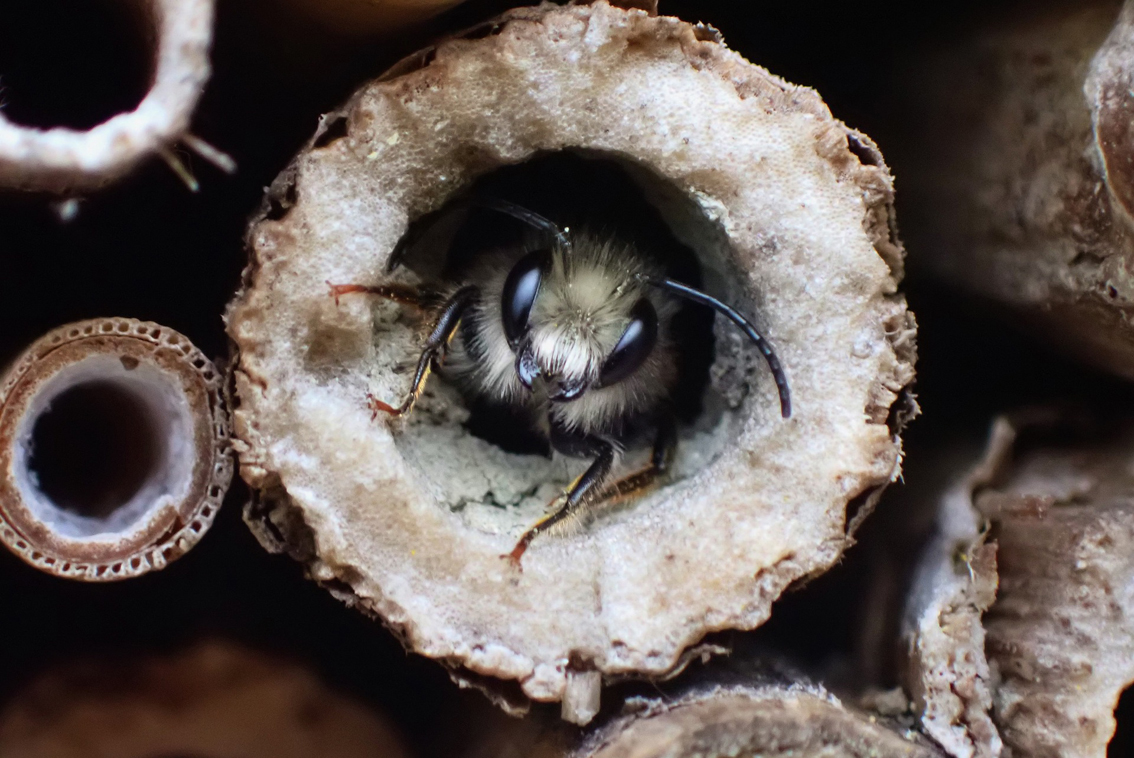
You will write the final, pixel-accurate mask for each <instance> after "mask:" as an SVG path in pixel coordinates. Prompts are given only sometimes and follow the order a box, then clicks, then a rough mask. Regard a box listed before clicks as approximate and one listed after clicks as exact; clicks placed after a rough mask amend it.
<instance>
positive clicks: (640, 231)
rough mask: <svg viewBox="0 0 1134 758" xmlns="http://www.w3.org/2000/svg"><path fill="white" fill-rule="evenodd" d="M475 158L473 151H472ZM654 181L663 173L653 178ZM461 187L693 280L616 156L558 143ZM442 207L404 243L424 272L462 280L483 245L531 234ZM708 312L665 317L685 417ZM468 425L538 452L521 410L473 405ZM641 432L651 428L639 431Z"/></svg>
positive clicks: (493, 218) (701, 359)
mask: <svg viewBox="0 0 1134 758" xmlns="http://www.w3.org/2000/svg"><path fill="white" fill-rule="evenodd" d="M469 160H470V161H471V162H473V163H475V162H476V160H477V157H476V156H475V155H470V156H469ZM657 181H659V182H660V181H664V180H662V179H660V178H659V179H658V180H657ZM465 194H466V195H467V196H470V197H484V198H492V199H499V200H509V201H511V202H514V203H517V204H519V205H521V206H523V207H525V208H528V209H529V210H532V211H535V212H536V213H539V214H541V215H543V216H545V217H547V218H549V219H551V220H553V221H555V222H556V223H557V224H559V225H560V226H561V227H569V228H573V229H586V230H588V231H589V232H590V233H592V234H594V235H597V236H600V237H601V236H611V237H616V238H618V239H620V240H622V241H625V242H628V243H631V244H633V245H634V246H636V247H637V248H638V249H640V250H642V251H643V252H645V253H646V254H647V255H649V256H651V257H653V258H654V259H655V261H656V262H657V263H658V264H659V265H660V267H661V269H662V270H663V271H664V272H665V273H666V274H667V275H668V276H671V277H674V278H676V279H679V280H681V281H684V282H687V283H689V284H692V285H694V286H700V284H701V267H700V263H699V262H698V260H697V256H696V253H694V252H693V250H691V249H690V248H689V247H687V246H686V245H684V244H683V243H681V242H680V241H679V240H677V239H676V238H675V237H674V235H673V233H672V232H671V231H670V230H669V228H668V226H667V225H666V222H665V219H664V218H663V217H662V214H661V212H660V211H659V210H658V209H657V208H655V207H653V206H652V205H651V204H650V203H649V202H648V200H647V199H646V196H645V193H644V192H643V190H642V189H641V188H640V187H639V186H638V185H637V184H636V183H635V181H634V180H633V178H632V177H631V176H630V174H629V173H628V172H627V171H626V169H624V168H623V167H622V166H620V165H619V164H618V163H617V162H616V161H614V160H612V159H611V158H610V157H608V156H605V155H603V154H601V153H582V152H574V151H563V152H554V153H544V154H541V155H537V156H536V157H534V158H532V159H530V160H528V161H527V162H525V163H522V164H518V165H514V166H505V167H502V168H498V169H496V170H495V171H492V172H491V173H488V174H486V175H485V176H483V177H481V178H480V179H478V180H477V181H476V182H475V183H474V184H473V185H472V186H471V187H470V188H469V189H468V190H467V191H466V192H465ZM444 214H445V211H444V210H442V211H441V212H440V213H438V214H434V215H432V216H427V217H425V218H422V219H419V220H417V221H415V222H414V223H415V224H419V225H422V226H424V227H425V228H426V229H429V228H430V227H435V228H437V229H438V230H442V229H444V228H446V225H447V224H449V225H450V226H449V228H448V236H449V237H450V239H449V240H444V239H443V237H444V235H445V232H444V231H438V232H437V233H436V235H435V236H431V235H429V234H428V233H427V234H426V235H425V236H423V237H422V238H421V240H420V241H419V242H418V244H417V245H416V246H415V247H414V248H413V249H411V251H410V254H409V256H408V257H407V259H406V265H407V267H409V268H412V269H414V270H415V271H417V272H418V273H419V275H422V276H425V277H427V278H428V277H436V276H438V275H439V276H440V278H441V279H444V280H448V281H461V280H462V279H461V277H462V276H463V273H464V272H465V271H467V270H468V268H469V267H471V266H473V265H475V264H476V262H477V261H478V260H479V256H480V255H482V254H483V253H484V252H485V251H488V250H493V249H497V248H505V247H510V246H519V245H523V244H524V243H525V241H526V240H530V239H531V238H532V235H533V232H532V230H531V229H529V228H528V227H527V226H525V225H524V224H522V223H519V222H516V221H514V220H512V219H509V218H507V217H501V216H500V214H496V213H492V212H489V211H483V210H475V211H472V212H469V213H468V214H467V216H466V217H465V218H464V219H463V220H462V219H460V218H457V219H455V220H447V219H446V218H445V215H444ZM712 325H713V314H712V312H711V311H710V310H709V309H707V308H704V307H702V306H697V305H683V306H682V308H681V310H680V311H679V312H678V314H677V315H676V316H675V318H674V321H673V324H672V335H671V336H672V337H673V339H674V340H675V342H676V343H677V344H678V350H677V354H678V355H679V357H680V360H679V363H678V380H677V384H676V386H675V388H674V392H673V400H674V403H673V410H674V411H675V413H676V415H677V417H678V419H679V420H681V421H682V422H685V423H691V422H692V421H693V420H694V419H696V418H697V416H698V415H699V414H700V413H701V411H702V409H703V407H702V399H703V396H704V394H705V390H706V387H707V386H708V383H709V365H710V364H711V363H712V361H713V357H714V343H713V331H712ZM469 410H470V412H471V416H470V418H469V421H468V423H467V424H466V426H467V428H468V429H469V431H470V432H471V433H472V434H474V435H476V436H477V437H480V438H481V439H485V440H487V441H489V442H492V443H494V444H496V445H498V446H499V447H501V448H502V449H504V450H507V451H509V452H513V453H532V454H537V455H546V454H547V451H548V447H547V443H546V441H544V440H542V439H541V438H540V436H539V435H537V434H531V433H529V432H528V431H527V429H526V427H525V422H524V421H523V420H522V414H520V415H517V414H515V413H513V412H510V409H508V408H502V407H499V406H495V405H491V404H488V403H475V402H474V403H473V404H472V405H471V406H470V408H469ZM642 431H643V432H645V433H646V438H649V435H651V434H652V429H645V430H642Z"/></svg>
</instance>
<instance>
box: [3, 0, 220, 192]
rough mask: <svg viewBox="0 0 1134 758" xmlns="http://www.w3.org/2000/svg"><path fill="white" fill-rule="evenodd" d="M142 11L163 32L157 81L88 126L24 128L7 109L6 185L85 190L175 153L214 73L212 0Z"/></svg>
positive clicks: (149, 2) (156, 50) (170, 1)
mask: <svg viewBox="0 0 1134 758" xmlns="http://www.w3.org/2000/svg"><path fill="white" fill-rule="evenodd" d="M138 11H139V12H140V13H144V14H145V15H146V16H147V18H146V21H147V22H148V23H149V24H150V28H151V29H152V30H153V36H154V37H155V38H156V42H155V43H154V46H153V51H152V52H153V55H152V60H153V61H154V75H153V84H152V85H151V87H150V89H149V91H148V92H147V93H146V95H145V97H144V98H143V99H142V101H141V102H140V103H139V104H138V107H137V108H135V109H134V110H132V111H130V112H127V113H120V114H118V115H116V116H113V117H111V118H110V119H108V120H107V121H105V122H103V123H101V124H99V125H97V126H95V127H92V128H91V129H89V130H86V131H77V130H75V129H69V128H66V127H54V128H50V129H39V128H35V127H25V126H20V125H18V124H14V123H12V122H11V121H9V120H7V119H6V118H5V117H4V112H3V110H0V187H7V188H14V189H19V190H30V191H40V192H51V193H57V194H69V193H81V192H85V191H90V190H95V189H98V188H99V187H101V186H102V185H104V184H106V183H108V182H111V181H113V180H115V179H118V178H120V177H122V176H124V175H125V174H127V173H128V172H129V171H131V170H132V169H133V168H134V167H135V166H137V165H138V164H139V163H141V162H142V161H143V160H145V159H146V158H148V157H149V156H151V155H154V154H159V155H164V156H166V157H168V156H172V155H173V154H172V152H171V149H172V148H173V147H174V146H175V145H176V144H177V142H178V141H180V140H182V138H183V137H185V135H186V130H187V129H188V128H189V121H190V118H191V116H192V114H193V109H194V108H195V107H196V105H197V100H198V98H199V97H200V95H201V92H202V91H203V90H204V87H205V82H206V81H207V80H208V78H209V47H210V45H211V43H212V36H213V0H145V1H144V2H142V3H139V4H138ZM194 149H195V148H194ZM202 155H204V154H203V153H202ZM204 157H206V158H207V159H209V160H212V159H211V158H209V157H208V156H207V155H205V156H204ZM224 157H225V158H227V156H224ZM174 160H175V161H176V158H174ZM223 163H224V160H223V159H222V160H221V163H218V165H221V164H223ZM171 165H172V164H171Z"/></svg>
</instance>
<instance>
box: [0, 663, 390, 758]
mask: <svg viewBox="0 0 1134 758" xmlns="http://www.w3.org/2000/svg"><path fill="white" fill-rule="evenodd" d="M0 754H3V755H7V756H20V758H95V757H96V756H114V757H115V758H156V757H157V756H169V758H173V757H174V756H186V757H189V756H191V757H192V758H231V756H237V755H239V756H241V758H316V757H318V758H403V756H405V755H406V752H405V750H404V748H403V747H402V746H401V744H400V741H399V739H398V737H397V735H396V734H395V733H394V731H393V729H392V728H391V726H390V725H389V724H388V723H387V722H386V720H385V719H384V718H382V717H381V716H380V715H378V714H377V713H374V712H373V711H372V710H370V709H368V708H366V707H364V706H363V705H361V704H359V703H356V702H354V701H352V700H349V699H347V698H346V697H344V696H342V695H340V694H338V693H336V692H333V691H331V690H330V689H329V688H328V687H327V686H326V685H324V684H323V683H322V682H320V681H319V680H318V679H317V678H316V677H315V676H314V674H312V673H311V672H309V671H306V670H304V669H303V668H301V667H300V666H298V665H296V664H294V663H289V662H286V661H281V660H277V659H274V658H271V657H268V656H266V655H263V654H261V653H257V652H253V651H251V650H246V649H243V648H240V647H237V646H235V645H231V644H228V643H222V642H210V643H204V644H199V645H197V646H196V647H194V648H191V649H189V650H186V651H183V652H181V653H178V654H176V655H172V656H167V657H162V658H157V657H154V658H137V659H133V660H126V661H117V662H115V663H114V664H111V663H109V662H100V663H79V664H77V665H75V664H73V665H71V666H69V667H68V668H67V669H66V670H63V671H54V672H50V673H48V674H45V675H44V676H42V677H41V678H39V679H38V680H36V681H35V682H34V683H32V684H31V685H30V686H28V687H25V688H24V689H23V690H21V691H20V692H19V693H18V695H17V696H16V697H15V698H14V699H13V700H12V702H11V703H9V704H8V705H7V706H6V707H5V708H4V709H3V710H0Z"/></svg>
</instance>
